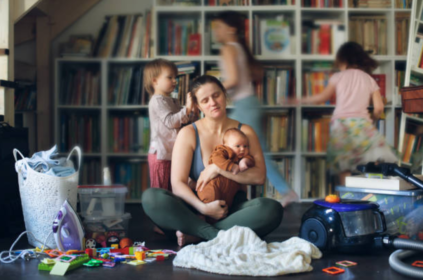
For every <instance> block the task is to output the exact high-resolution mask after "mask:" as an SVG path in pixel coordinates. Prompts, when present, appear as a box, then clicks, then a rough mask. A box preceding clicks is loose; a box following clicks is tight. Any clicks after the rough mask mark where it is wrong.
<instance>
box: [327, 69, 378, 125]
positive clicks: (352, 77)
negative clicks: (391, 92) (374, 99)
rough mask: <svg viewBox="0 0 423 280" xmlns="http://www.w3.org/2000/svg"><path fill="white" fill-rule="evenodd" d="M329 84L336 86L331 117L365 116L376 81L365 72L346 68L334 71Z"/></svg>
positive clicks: (366, 115) (367, 115)
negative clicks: (334, 104)
mask: <svg viewBox="0 0 423 280" xmlns="http://www.w3.org/2000/svg"><path fill="white" fill-rule="evenodd" d="M329 84H333V85H335V86H336V107H335V111H334V112H333V116H332V119H333V120H334V119H339V118H366V119H369V120H370V116H369V111H368V109H367V108H368V107H369V102H370V97H371V96H372V93H373V92H375V91H377V90H378V89H379V86H378V85H377V83H376V81H375V80H374V79H373V78H372V77H371V76H370V75H369V74H367V73H366V72H364V71H361V70H358V69H347V70H344V71H341V72H339V73H335V74H334V75H333V76H332V77H331V78H330V79H329Z"/></svg>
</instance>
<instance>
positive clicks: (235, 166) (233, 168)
mask: <svg viewBox="0 0 423 280" xmlns="http://www.w3.org/2000/svg"><path fill="white" fill-rule="evenodd" d="M239 171H240V169H239V165H238V164H234V165H233V166H232V173H233V174H234V175H236V174H238V173H239Z"/></svg>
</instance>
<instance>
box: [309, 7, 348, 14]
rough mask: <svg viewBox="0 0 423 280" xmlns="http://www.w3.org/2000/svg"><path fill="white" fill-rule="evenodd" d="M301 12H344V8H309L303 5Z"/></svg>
mask: <svg viewBox="0 0 423 280" xmlns="http://www.w3.org/2000/svg"><path fill="white" fill-rule="evenodd" d="M301 11H302V12H316V13H325V14H326V13H341V12H345V8H324V9H322V8H310V7H305V8H301Z"/></svg>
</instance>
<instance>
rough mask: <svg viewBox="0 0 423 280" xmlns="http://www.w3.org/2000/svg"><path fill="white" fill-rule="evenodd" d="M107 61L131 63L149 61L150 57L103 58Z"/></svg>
mask: <svg viewBox="0 0 423 280" xmlns="http://www.w3.org/2000/svg"><path fill="white" fill-rule="evenodd" d="M105 60H106V61H107V62H122V63H131V62H145V63H147V62H149V61H151V60H152V58H141V57H139V58H127V57H109V58H105Z"/></svg>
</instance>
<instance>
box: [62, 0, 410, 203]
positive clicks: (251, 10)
mask: <svg viewBox="0 0 423 280" xmlns="http://www.w3.org/2000/svg"><path fill="white" fill-rule="evenodd" d="M179 2H187V3H188V2H189V4H190V5H172V3H179ZM270 2H275V3H279V2H281V3H284V2H287V3H292V2H294V4H293V5H260V3H264V2H263V1H256V0H254V1H251V0H250V1H237V3H238V4H245V5H234V6H230V7H222V6H208V5H206V3H217V2H216V1H171V0H169V1H154V4H153V11H152V24H151V27H152V29H151V35H152V36H151V37H152V45H151V46H152V47H151V57H154V58H165V59H168V60H171V61H175V62H180V61H182V62H183V61H185V62H187V61H189V62H194V63H195V65H196V70H195V73H194V74H193V75H192V77H194V76H196V75H201V74H205V73H206V72H207V71H210V70H213V69H214V68H215V67H216V66H217V62H218V60H219V57H218V55H217V54H216V52H214V51H212V49H211V48H210V44H211V40H212V37H211V35H212V34H211V28H210V26H209V24H210V21H211V19H212V16H213V14H214V13H216V12H220V11H223V10H224V9H231V10H236V11H239V12H240V13H242V14H244V15H245V17H246V18H247V19H248V21H246V26H247V28H248V34H247V35H248V40H249V44H250V46H251V47H252V49H253V47H254V46H256V49H257V47H258V46H257V45H255V44H254V41H255V39H254V38H255V37H254V36H256V34H255V33H256V32H258V31H257V23H256V26H254V25H255V22H254V19H258V20H261V19H268V18H269V19H271V18H275V17H277V16H282V17H283V20H284V21H287V22H289V25H290V27H289V36H290V41H291V45H290V53H289V54H284V55H269V54H264V53H263V52H256V49H254V53H255V54H256V57H257V58H258V59H259V60H260V61H261V62H262V63H263V65H265V67H266V69H279V68H281V69H285V68H286V69H290V70H289V71H290V72H292V76H293V77H295V79H294V80H293V87H292V94H293V95H295V96H297V97H301V96H302V95H303V92H304V87H303V76H304V73H306V72H307V71H309V70H310V69H312V71H314V70H315V69H313V68H319V67H320V66H319V65H320V64H326V65H332V64H333V62H334V58H335V54H334V52H335V51H336V48H335V46H332V45H331V46H329V47H328V50H329V53H327V54H319V53H317V54H316V53H307V52H303V51H302V48H301V46H302V43H303V39H302V36H301V34H302V23H303V22H304V21H315V20H320V21H321V22H330V23H336V28H338V25H342V26H343V27H344V33H343V34H344V41H346V40H347V38H349V35H350V34H349V30H350V20H351V19H352V18H353V17H356V18H357V17H358V18H360V19H363V18H371V17H374V16H376V17H380V18H383V19H384V20H385V25H386V35H388V36H386V46H385V49H386V51H385V52H383V54H378V53H376V54H375V55H374V58H375V59H376V60H378V62H379V63H380V67H379V68H378V69H377V70H376V71H375V74H384V75H385V77H386V99H387V105H386V106H385V115H386V119H385V124H384V130H385V135H386V138H387V140H388V142H389V143H390V144H391V145H394V141H395V135H396V134H397V133H398V129H396V128H395V125H394V123H395V122H396V115H398V114H397V113H396V112H397V111H398V108H400V104H399V103H398V100H400V98H398V85H401V82H400V81H401V77H403V76H404V72H405V67H406V58H407V57H406V56H405V55H404V54H403V52H402V53H401V54H397V45H396V38H397V36H393V35H392V36H390V35H389V34H395V32H396V28H395V19H396V15H397V14H401V17H402V18H404V13H406V14H410V13H411V11H412V10H411V9H410V8H397V7H396V6H395V2H394V1H393V2H392V3H393V4H392V5H390V6H389V7H386V8H364V7H362V8H354V7H350V6H349V5H348V1H346V0H343V2H342V7H334V8H313V7H302V6H301V4H302V1H300V0H296V1H279V2H278V1H270ZM134 12H137V11H134ZM169 20H170V21H173V22H174V23H176V24H177V25H179V26H182V27H178V28H175V30H176V29H178V30H179V29H181V30H179V31H177V32H180V33H181V34H182V32H184V31H183V30H184V29H185V28H186V29H187V30H188V29H189V30H190V32H191V31H192V32H199V34H200V38H199V39H200V51H199V53H198V54H195V55H184V53H187V52H185V51H184V50H185V48H186V46H183V45H180V46H176V45H175V46H174V45H172V44H175V43H178V44H180V42H179V41H177V40H175V41H173V40H174V39H173V38H172V44H171V45H169V44H167V45H166V46H168V48H165V47H164V45H163V42H166V39H165V38H164V37H163V31H164V30H165V26H166V24H167V26H169ZM190 20H191V25H192V26H190V27H183V26H184V25H189V24H190V23H189V21H190ZM164 21H167V22H166V24H164V23H163V22H164ZM331 28H335V27H331ZM334 30H335V29H334ZM168 33H169V32H165V34H166V35H168ZM190 34H191V33H190ZM192 34H195V33H192ZM160 36H162V37H160ZM181 36H182V35H181ZM184 36H185V35H184ZM186 36H188V35H186ZM401 36H404V35H401ZM188 37H189V36H188ZM188 37H187V38H188ZM170 38H171V37H167V39H168V40H170ZM193 40H198V37H197V38H195V36H194V39H193ZM340 43H342V42H338V44H340ZM169 46H170V47H169ZM166 49H167V51H168V52H167V53H166ZM169 50H171V51H170V52H169ZM151 59H152V58H58V59H56V65H55V66H56V71H55V73H56V101H55V102H56V103H55V114H56V116H55V117H56V118H55V119H56V120H58V121H60V115H61V114H62V113H63V112H65V111H66V110H68V111H69V110H70V111H71V112H72V113H80V114H86V113H87V114H88V113H90V114H97V115H98V117H99V122H100V124H99V127H98V129H99V130H100V132H99V135H100V143H99V152H98V153H92V154H88V156H89V157H92V158H96V159H98V160H99V161H100V165H101V167H104V166H106V165H107V164H109V163H111V162H113V161H115V160H116V161H119V160H124V161H134V162H146V160H147V155H146V154H145V152H139V153H135V154H134V153H128V152H127V153H122V152H111V151H110V149H109V144H110V143H109V140H108V138H109V136H108V133H109V132H110V125H109V124H108V122H109V120H108V119H109V118H110V116H111V115H124V116H126V115H137V116H146V114H148V109H147V107H146V106H145V105H110V104H108V103H107V96H108V88H109V83H110V80H111V76H110V75H111V74H110V73H111V71H112V69H113V67H114V66H117V65H120V66H122V65H139V66H142V65H145V63H147V62H148V61H149V60H151ZM316 63H317V64H316ZM68 64H69V65H91V66H90V67H98V69H99V73H100V80H101V86H100V99H101V102H100V104H99V105H98V106H91V107H70V108H66V107H63V105H60V104H59V103H57V99H58V97H59V94H60V93H59V87H60V83H61V82H62V80H61V78H60V77H61V76H60V73H61V71H62V70H61V69H63V67H66V65H68ZM272 71H273V70H272ZM275 72H276V73H278V71H277V70H275ZM266 81H267V80H266V79H265V78H264V80H263V85H262V86H263V88H261V89H259V90H262V93H265V94H266V93H267V90H268V89H266V91H264V90H265V88H264V86H265V85H266V86H267V82H266ZM276 87H277V85H275V88H276ZM287 96H289V94H287ZM274 100H277V98H276V97H274ZM273 104H274V105H273ZM262 107H263V110H264V114H265V116H266V119H267V120H266V121H267V122H268V123H264V125H265V126H268V127H272V121H271V119H272V116H273V117H274V118H273V121H276V120H279V121H281V123H289V124H290V125H291V126H292V128H290V127H289V125H288V126H287V127H288V128H290V129H286V130H285V131H289V135H287V137H286V139H284V140H280V141H282V142H280V143H282V145H281V146H274V147H273V149H272V152H269V154H270V155H271V156H272V157H273V158H274V159H275V160H277V161H278V163H280V164H281V165H280V168H281V170H282V169H283V170H282V172H284V174H286V175H287V177H288V178H289V181H290V182H292V187H293V189H294V190H295V191H296V192H297V193H298V194H299V195H300V196H301V199H302V200H303V201H308V200H312V199H314V197H310V195H307V194H303V192H304V186H305V185H306V182H305V180H304V179H305V178H307V177H306V174H305V170H306V168H307V166H308V168H320V171H321V170H322V168H321V167H319V166H318V167H316V163H315V162H324V158H325V156H326V152H325V150H326V149H325V147H323V146H321V147H320V149H318V150H315V149H310V150H308V149H307V150H305V149H303V145H302V141H304V139H303V129H302V126H303V121H304V120H308V119H309V118H311V119H313V117H310V116H313V114H314V115H316V116H319V115H320V117H322V115H323V116H326V115H330V114H331V113H332V112H333V110H334V105H333V104H324V105H316V106H309V105H307V106H306V105H299V106H283V105H280V104H277V102H272V103H270V104H269V102H264V105H263V106H262ZM230 110H231V107H230V106H229V107H228V111H229V112H230ZM284 116H288V121H284V120H283V119H284ZM269 119H270V120H269ZM58 121H56V126H55V137H56V138H55V139H56V140H59V139H60V136H61V135H60V125H59V124H60V122H58ZM397 122H398V121H397ZM322 124H323V122H322ZM282 127H283V126H282ZM397 127H398V126H397ZM280 130H284V128H282V129H280ZM282 133H283V132H281V134H282ZM280 138H282V137H280ZM284 141H285V142H284ZM319 145H322V144H319ZM64 152H65V151H64ZM86 155H87V154H86ZM309 161H310V162H312V163H308V162H309ZM312 165H313V166H312ZM321 173H322V171H321ZM322 174H323V173H322ZM320 177H321V178H319V179H318V180H319V184H320V185H321V186H326V185H327V183H328V182H327V181H326V178H324V176H320ZM265 188H266V189H268V186H266V187H265ZM262 190H263V188H262V189H258V188H256V189H255V190H254V192H253V194H254V193H255V194H258V195H260V192H262ZM314 193H317V195H322V194H323V193H320V194H319V192H314Z"/></svg>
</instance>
